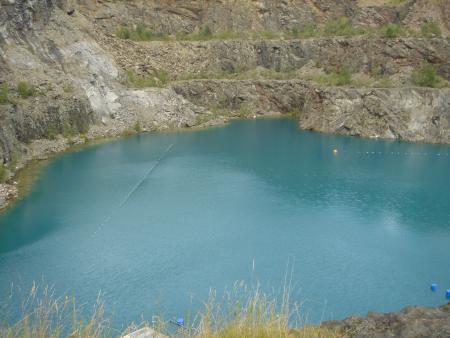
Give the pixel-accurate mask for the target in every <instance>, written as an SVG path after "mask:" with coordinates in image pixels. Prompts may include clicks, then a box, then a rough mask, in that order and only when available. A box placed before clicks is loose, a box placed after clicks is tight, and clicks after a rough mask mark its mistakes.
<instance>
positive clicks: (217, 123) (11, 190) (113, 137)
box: [0, 112, 450, 217]
mask: <svg viewBox="0 0 450 338" xmlns="http://www.w3.org/2000/svg"><path fill="white" fill-rule="evenodd" d="M254 119H258V120H261V119H292V120H294V121H295V122H297V127H298V128H299V130H303V131H307V132H314V133H321V134H326V135H332V136H343V137H356V138H362V139H366V140H372V141H386V142H389V141H390V142H406V143H413V144H421V145H432V146H448V147H449V148H450V145H449V144H446V143H437V142H426V141H423V140H421V141H413V140H402V139H389V138H383V137H364V136H359V135H342V134H339V133H332V132H325V131H320V130H313V129H305V128H302V127H301V126H300V125H299V124H298V121H297V119H296V117H295V116H292V115H291V114H282V113H275V112H271V113H267V114H265V115H260V114H257V115H254V116H252V117H250V116H247V117H240V116H230V115H218V116H215V117H213V118H212V119H211V120H207V121H205V122H203V123H200V124H198V125H194V126H190V127H178V128H164V129H156V130H152V129H147V128H143V129H142V130H140V131H135V130H132V129H130V128H125V129H123V130H115V133H113V134H110V133H109V131H110V130H111V129H110V128H109V126H100V125H93V127H94V128H91V129H90V133H89V136H88V137H82V136H81V135H77V136H75V137H73V138H65V137H63V136H62V135H58V136H57V137H56V139H54V140H48V139H38V140H34V141H33V142H32V143H31V145H30V148H31V149H32V150H31V154H27V155H26V156H24V157H23V158H21V159H20V160H19V163H18V165H17V166H16V170H15V171H13V172H12V174H10V176H9V177H8V178H7V179H6V180H5V182H4V183H0V217H1V216H2V215H3V214H4V213H6V212H7V211H8V210H10V209H11V208H12V207H14V206H15V205H16V203H18V202H20V201H21V200H22V199H23V198H26V197H27V196H28V194H29V193H30V191H31V190H32V188H33V186H34V184H35V183H36V181H37V180H38V179H39V177H40V174H41V172H42V170H44V169H45V167H46V166H47V165H48V164H49V162H50V161H51V160H53V159H55V158H56V157H58V156H61V155H64V154H66V153H70V152H75V151H82V150H84V149H86V148H88V147H92V146H96V145H100V144H103V143H109V142H114V141H119V140H122V139H126V138H128V137H135V136H138V135H146V134H150V133H177V132H196V131H201V130H207V129H210V128H216V127H223V126H226V125H227V124H228V123H230V122H231V121H238V120H254ZM98 128H99V129H98ZM93 129H97V130H93ZM40 143H44V144H45V145H44V146H43V147H42V145H39V144H40Z"/></svg>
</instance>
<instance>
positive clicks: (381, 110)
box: [300, 88, 450, 143]
mask: <svg viewBox="0 0 450 338" xmlns="http://www.w3.org/2000/svg"><path fill="white" fill-rule="evenodd" d="M449 108H450V91H449V90H433V89H420V88H395V89H352V88H315V89H314V90H312V91H310V92H309V94H308V97H307V102H306V105H305V106H304V108H303V114H302V115H301V117H300V126H301V127H302V128H305V129H312V130H318V131H322V132H332V133H338V134H344V135H358V136H364V137H375V138H376V137H382V138H391V139H394V138H397V139H402V140H409V141H425V142H438V143H450V110H449Z"/></svg>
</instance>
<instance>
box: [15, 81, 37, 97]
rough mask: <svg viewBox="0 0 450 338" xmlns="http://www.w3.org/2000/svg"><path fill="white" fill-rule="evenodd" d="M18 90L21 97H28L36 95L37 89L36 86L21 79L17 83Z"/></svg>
mask: <svg viewBox="0 0 450 338" xmlns="http://www.w3.org/2000/svg"><path fill="white" fill-rule="evenodd" d="M17 92H18V93H19V95H20V97H22V98H23V99H26V98H27V97H30V96H34V95H35V94H36V89H35V88H34V86H33V85H32V84H30V83H28V82H26V81H20V82H19V83H18V84H17Z"/></svg>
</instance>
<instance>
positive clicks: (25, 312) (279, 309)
mask: <svg viewBox="0 0 450 338" xmlns="http://www.w3.org/2000/svg"><path fill="white" fill-rule="evenodd" d="M290 294H291V290H290V288H289V287H283V288H281V289H280V290H279V291H278V292H272V293H269V294H268V293H265V292H263V291H262V290H261V288H260V287H258V286H256V287H248V286H247V285H246V284H245V283H243V282H237V283H236V284H235V285H234V286H233V288H232V289H231V290H228V291H225V292H224V293H223V295H221V296H218V294H217V292H216V291H211V292H210V296H209V299H208V301H207V302H206V303H205V304H204V307H203V309H202V310H200V311H199V312H198V314H197V315H196V316H195V317H194V318H193V320H192V321H188V322H187V323H186V324H185V326H183V327H177V329H176V330H173V329H172V330H171V329H170V325H169V322H167V321H164V320H158V321H157V322H156V323H154V324H155V326H154V328H155V329H156V330H157V331H158V332H161V333H163V334H168V335H170V337H176V338H241V337H243V338H287V337H302V338H322V337H324V338H325V337H327V338H337V337H341V336H340V335H339V334H338V333H336V332H334V331H330V330H327V329H324V328H321V327H305V328H300V329H292V328H291V327H293V326H294V327H295V326H296V325H300V324H302V322H301V317H300V307H299V306H297V305H296V304H293V303H292V302H291V299H290ZM83 310H84V309H83V308H82V307H79V306H77V305H76V303H75V300H74V299H73V298H69V297H62V298H55V295H54V290H53V289H52V288H48V287H44V288H39V287H38V286H36V285H34V286H33V288H32V290H31V292H30V293H29V295H28V296H27V297H26V299H25V300H24V302H23V303H22V313H21V318H20V319H19V320H17V321H16V322H14V323H12V324H9V323H8V322H7V321H4V322H3V323H0V337H1V338H60V337H61V338H62V337H70V338H103V337H117V336H120V335H121V334H125V333H129V332H131V331H133V330H135V329H138V328H139V327H142V326H145V325H148V324H146V323H143V324H141V325H136V324H134V323H133V324H131V325H130V326H129V327H128V329H126V330H125V331H124V332H123V333H121V331H119V330H115V329H113V328H112V325H111V322H110V321H108V320H106V319H105V318H104V313H105V312H104V307H103V305H102V303H101V301H99V300H98V299H97V302H96V305H95V306H94V307H93V309H92V311H91V315H90V316H88V317H82V316H81V313H83ZM172 327H173V326H172Z"/></svg>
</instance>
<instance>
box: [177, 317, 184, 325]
mask: <svg viewBox="0 0 450 338" xmlns="http://www.w3.org/2000/svg"><path fill="white" fill-rule="evenodd" d="M177 325H178V326H183V325H184V319H183V318H178V319H177Z"/></svg>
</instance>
